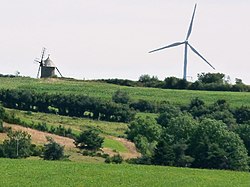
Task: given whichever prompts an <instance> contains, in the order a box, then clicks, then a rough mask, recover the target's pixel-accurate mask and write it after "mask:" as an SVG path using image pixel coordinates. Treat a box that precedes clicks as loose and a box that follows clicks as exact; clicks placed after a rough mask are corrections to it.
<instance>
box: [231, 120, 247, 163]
mask: <svg viewBox="0 0 250 187" xmlns="http://www.w3.org/2000/svg"><path fill="white" fill-rule="evenodd" d="M234 131H235V132H236V133H237V134H238V135H239V137H240V138H241V139H242V140H243V142H244V144H245V147H246V149H247V151H248V156H249V157H250V123H248V124H241V125H238V126H236V129H235V130H234ZM249 166H250V165H249Z"/></svg>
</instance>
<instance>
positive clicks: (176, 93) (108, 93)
mask: <svg viewBox="0 0 250 187" xmlns="http://www.w3.org/2000/svg"><path fill="white" fill-rule="evenodd" d="M1 88H4V89H27V90H34V91H36V92H40V93H43V92H48V93H50V94H56V93H60V94H75V95H87V96H91V97H97V98H101V99H103V100H111V98H112V95H113V93H114V92H115V91H117V90H119V89H120V90H124V91H126V92H128V94H129V95H130V97H131V98H132V100H138V99H144V100H148V101H153V102H161V101H168V102H170V103H171V104H174V105H187V104H188V103H189V102H190V100H191V99H193V98H196V97H199V98H200V99H202V100H204V101H205V102H206V103H207V104H211V103H213V102H215V101H216V100H218V99H225V100H227V101H228V102H229V103H230V104H231V106H233V107H240V106H241V105H246V106H250V93H249V92H222V91H193V90H171V89H158V88H143V87H127V86H118V85H113V84H107V83H100V82H95V81H79V80H78V81H77V80H64V79H32V78H22V77H17V78H3V77H1V78H0V89H1Z"/></svg>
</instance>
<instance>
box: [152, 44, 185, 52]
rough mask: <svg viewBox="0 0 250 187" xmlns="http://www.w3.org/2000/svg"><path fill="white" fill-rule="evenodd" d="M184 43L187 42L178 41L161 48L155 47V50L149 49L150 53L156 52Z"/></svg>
mask: <svg viewBox="0 0 250 187" xmlns="http://www.w3.org/2000/svg"><path fill="white" fill-rule="evenodd" d="M184 43H185V42H176V43H173V44H170V45H168V46H165V47H161V48H159V49H155V50H152V51H149V53H153V52H155V51H160V50H162V49H166V48H170V47H175V46H178V45H182V44H184Z"/></svg>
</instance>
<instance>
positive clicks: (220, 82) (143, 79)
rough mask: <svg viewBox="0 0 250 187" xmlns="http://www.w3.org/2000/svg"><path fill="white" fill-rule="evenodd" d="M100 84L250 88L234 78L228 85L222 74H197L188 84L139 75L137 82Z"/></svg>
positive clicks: (244, 89) (215, 88)
mask: <svg viewBox="0 0 250 187" xmlns="http://www.w3.org/2000/svg"><path fill="white" fill-rule="evenodd" d="M99 81H102V82H107V83H112V84H118V85H123V86H142V87H153V88H163V89H188V90H213V91H235V92H249V91H250V86H249V85H246V84H244V83H243V82H242V80H241V79H238V78H236V80H235V84H231V83H230V78H229V77H226V76H225V74H223V73H206V74H205V73H201V74H198V80H197V81H195V82H193V83H192V82H188V81H187V80H184V79H179V78H176V77H167V78H165V79H164V81H161V80H159V79H158V78H157V77H156V76H152V77H151V76H150V75H147V74H146V75H141V76H140V78H139V80H138V81H131V80H127V79H125V80H124V79H106V80H105V79H102V80H99Z"/></svg>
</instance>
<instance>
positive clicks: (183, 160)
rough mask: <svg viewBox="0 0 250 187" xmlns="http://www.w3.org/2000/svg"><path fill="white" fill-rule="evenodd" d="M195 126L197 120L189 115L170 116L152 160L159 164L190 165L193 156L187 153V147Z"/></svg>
mask: <svg viewBox="0 0 250 187" xmlns="http://www.w3.org/2000/svg"><path fill="white" fill-rule="evenodd" d="M196 126H197V121H196V120H194V119H193V118H192V116H191V115H188V114H183V115H182V116H177V117H175V118H172V119H171V120H170V121H169V123H168V125H167V126H166V128H165V130H164V132H163V133H162V137H161V138H160V141H159V142H158V144H157V146H156V149H155V152H154V157H153V162H154V163H155V164H159V165H170V166H182V167H184V166H190V165H191V163H192V161H193V158H192V157H191V156H190V155H188V154H187V149H188V145H189V142H190V138H191V137H192V136H193V133H194V129H195V128H196Z"/></svg>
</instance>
